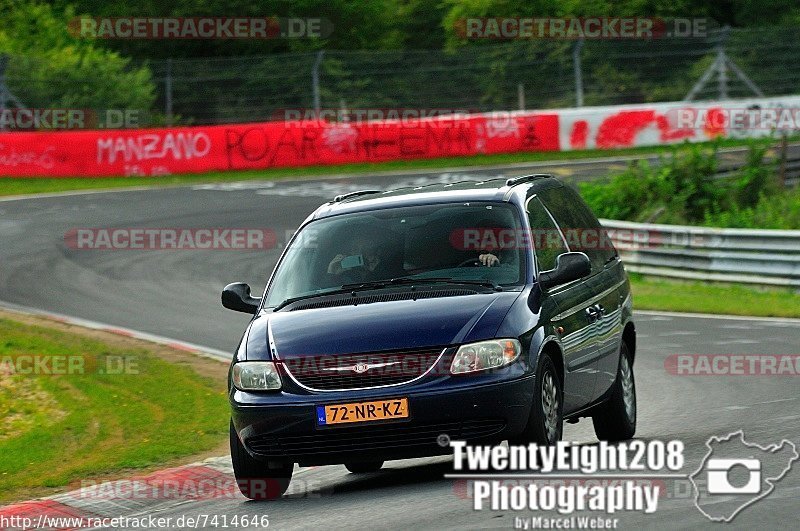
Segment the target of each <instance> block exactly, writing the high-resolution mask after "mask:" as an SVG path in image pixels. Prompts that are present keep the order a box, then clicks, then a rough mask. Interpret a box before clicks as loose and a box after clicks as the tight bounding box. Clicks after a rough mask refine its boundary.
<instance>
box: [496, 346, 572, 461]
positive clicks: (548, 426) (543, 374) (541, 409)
mask: <svg viewBox="0 0 800 531" xmlns="http://www.w3.org/2000/svg"><path fill="white" fill-rule="evenodd" d="M563 413H564V388H563V386H562V383H561V378H559V376H558V371H557V370H556V366H555V363H553V360H552V358H550V356H549V355H548V354H547V353H545V352H542V354H541V356H539V362H538V364H537V367H536V378H535V379H534V391H533V404H532V406H531V413H530V416H529V417H528V424H527V425H526V426H525V430H524V431H523V432H522V434H521V435H520V436H519V437H516V438H514V439H511V440H509V443H511V444H529V443H536V444H538V445H540V446H544V445H553V444H556V443H557V442H558V441H560V440H561V434H562V432H563V430H564V414H563Z"/></svg>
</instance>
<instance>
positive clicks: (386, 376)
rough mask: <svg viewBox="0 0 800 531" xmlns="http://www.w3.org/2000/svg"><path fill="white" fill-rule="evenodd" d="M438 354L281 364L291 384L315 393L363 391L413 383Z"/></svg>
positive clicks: (347, 357)
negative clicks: (369, 388) (298, 384)
mask: <svg viewBox="0 0 800 531" xmlns="http://www.w3.org/2000/svg"><path fill="white" fill-rule="evenodd" d="M442 350H443V348H438V349H425V350H421V351H420V350H417V351H400V352H379V353H368V354H343V355H339V356H309V357H303V358H291V359H284V360H282V363H283V365H284V368H285V370H286V371H287V373H288V374H289V375H290V376H291V377H292V378H293V379H294V380H295V381H297V382H298V383H300V384H301V385H304V386H305V387H308V388H309V389H312V390H315V391H334V390H340V389H364V388H367V387H379V386H386V385H399V384H402V383H407V382H410V381H412V380H415V379H417V378H419V377H420V376H422V375H423V374H425V373H426V372H427V371H428V369H430V368H431V367H433V365H434V364H435V363H436V360H437V359H439V356H440V355H441V353H442Z"/></svg>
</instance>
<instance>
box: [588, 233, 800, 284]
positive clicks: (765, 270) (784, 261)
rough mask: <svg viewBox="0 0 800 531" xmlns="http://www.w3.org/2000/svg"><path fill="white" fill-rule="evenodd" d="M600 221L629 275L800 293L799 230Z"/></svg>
mask: <svg viewBox="0 0 800 531" xmlns="http://www.w3.org/2000/svg"><path fill="white" fill-rule="evenodd" d="M601 222H602V224H603V226H605V227H606V229H608V233H609V236H610V237H611V240H612V241H613V242H614V246H615V247H616V248H617V250H618V251H619V254H620V257H621V258H622V261H623V262H624V263H625V267H626V269H627V270H628V271H631V272H635V273H642V274H646V275H653V276H661V277H671V278H681V279H694V280H709V281H721V282H742V283H747V284H760V285H769V286H786V287H794V288H800V230H761V229H718V228H706V227H688V226H681V225H653V224H646V223H633V222H629V221H617V220H610V219H603V220H601Z"/></svg>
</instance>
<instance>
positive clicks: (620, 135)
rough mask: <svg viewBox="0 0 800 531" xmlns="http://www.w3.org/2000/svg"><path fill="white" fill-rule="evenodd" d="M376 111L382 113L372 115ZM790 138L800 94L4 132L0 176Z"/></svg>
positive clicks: (799, 119) (798, 122)
mask: <svg viewBox="0 0 800 531" xmlns="http://www.w3.org/2000/svg"><path fill="white" fill-rule="evenodd" d="M376 111H378V112H377V114H381V111H382V110H380V109H376ZM299 114H300V113H298V115H299ZM418 114H419V113H418ZM797 131H800V96H779V97H775V98H754V99H743V100H730V101H727V102H698V103H690V102H665V103H650V104H640V105H617V106H607V107H580V108H574V109H553V110H548V111H541V112H539V111H526V112H498V113H489V114H461V115H458V114H451V115H449V116H438V117H431V116H426V117H421V118H418V119H415V120H404V119H400V120H382V121H381V120H379V121H368V120H357V121H352V122H349V123H347V122H326V121H318V120H305V121H300V120H296V121H274V122H265V123H254V124H240V125H221V126H208V127H173V128H163V129H138V130H133V129H127V130H110V129H106V130H102V129H100V130H91V131H90V130H83V131H74V130H73V131H59V132H35V133H34V132H4V133H0V176H11V177H29V176H48V177H68V176H79V177H103V176H118V175H154V176H155V175H168V174H178V173H202V172H209V171H227V170H248V169H265V168H277V167H289V166H291V167H302V166H313V165H333V164H344V163H352V162H381V161H387V160H403V159H422V158H435V157H454V156H463V155H478V154H483V153H487V154H491V153H525V152H535V151H568V150H575V149H610V148H627V147H635V146H656V145H666V144H675V143H680V142H683V141H690V142H701V141H707V140H711V139H713V138H716V137H718V136H725V137H732V138H753V137H762V136H769V135H771V134H774V133H775V132H780V133H794V132H797Z"/></svg>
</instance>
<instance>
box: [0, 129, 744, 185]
mask: <svg viewBox="0 0 800 531" xmlns="http://www.w3.org/2000/svg"><path fill="white" fill-rule="evenodd" d="M746 144H747V142H746V141H744V140H736V139H726V140H721V141H717V143H716V145H718V146H720V147H735V146H743V145H746ZM672 149H674V148H673V147H672V146H654V147H639V148H629V149H610V150H583V151H553V152H530V153H504V154H496V155H474V156H468V157H445V158H435V159H420V160H393V161H389V162H377V163H359V164H342V165H338V166H308V167H304V168H271V169H266V170H246V171H226V172H210V173H201V174H189V175H169V176H158V177H99V178H83V177H64V178H49V177H25V178H8V177H0V196H4V195H6V196H7V195H21V194H39V193H48V192H64V191H70V190H95V189H107V188H126V187H133V186H178V185H186V184H199V183H211V182H226V181H246V180H265V179H284V178H302V177H324V176H332V175H343V174H363V175H369V174H371V173H376V172H383V171H406V170H409V171H410V170H438V169H443V168H454V167H465V166H495V165H503V164H515V163H536V162H543V161H560V160H563V161H567V160H573V159H587V158H600V157H613V156H627V155H641V154H648V153H663V152H668V151H670V150H672Z"/></svg>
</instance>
